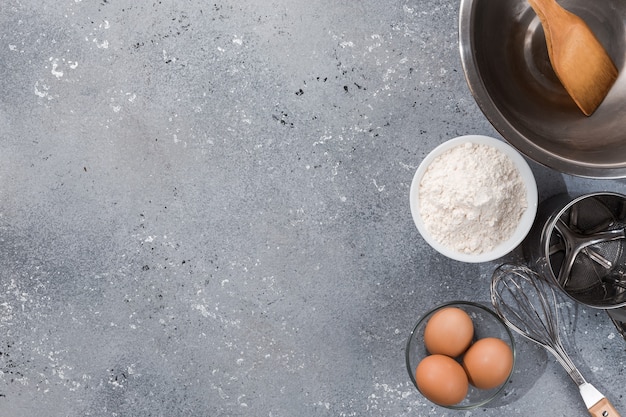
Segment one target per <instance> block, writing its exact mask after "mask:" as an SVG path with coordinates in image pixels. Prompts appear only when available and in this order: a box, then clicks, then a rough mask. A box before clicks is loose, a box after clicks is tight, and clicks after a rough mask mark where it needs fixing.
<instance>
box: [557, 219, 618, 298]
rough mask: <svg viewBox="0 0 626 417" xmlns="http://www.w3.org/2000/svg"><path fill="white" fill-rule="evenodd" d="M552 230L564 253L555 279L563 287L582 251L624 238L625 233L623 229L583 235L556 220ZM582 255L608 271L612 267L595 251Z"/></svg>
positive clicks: (561, 221)
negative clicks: (559, 237)
mask: <svg viewBox="0 0 626 417" xmlns="http://www.w3.org/2000/svg"><path fill="white" fill-rule="evenodd" d="M554 229H555V230H556V231H557V232H558V233H559V234H560V235H561V240H562V242H563V249H564V252H565V259H564V260H563V262H562V263H561V267H560V268H559V274H558V278H557V280H558V282H559V284H560V285H561V286H563V287H566V286H567V284H568V282H569V279H570V276H571V271H572V267H573V266H574V262H575V261H576V257H577V256H579V255H580V254H581V252H582V251H583V250H585V249H587V248H588V247H589V246H593V245H598V244H600V243H605V242H611V241H613V240H617V239H624V238H626V232H625V231H624V228H623V227H622V228H619V229H613V230H604V231H599V232H595V233H591V234H583V233H580V232H577V231H576V230H572V229H571V228H570V226H568V225H567V224H565V222H564V221H563V220H562V219H558V220H557V222H556V224H555V225H554ZM551 252H552V251H551ZM584 254H585V255H587V256H588V257H589V258H590V259H591V260H593V261H595V262H596V263H599V264H601V265H602V266H603V267H604V268H606V269H609V268H610V267H611V266H612V264H611V263H610V262H609V261H608V260H607V259H606V258H604V257H602V256H600V255H598V254H597V252H596V251H593V250H592V251H589V250H587V252H584ZM592 254H593V255H592Z"/></svg>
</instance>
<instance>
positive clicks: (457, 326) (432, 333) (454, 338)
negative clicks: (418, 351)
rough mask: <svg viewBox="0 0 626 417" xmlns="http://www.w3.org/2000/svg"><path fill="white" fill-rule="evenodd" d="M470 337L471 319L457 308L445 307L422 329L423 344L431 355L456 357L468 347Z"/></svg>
mask: <svg viewBox="0 0 626 417" xmlns="http://www.w3.org/2000/svg"><path fill="white" fill-rule="evenodd" d="M472 337H474V324H473V323H472V319H471V318H470V316H469V315H468V314H467V313H466V312H465V311H463V310H461V309H460V308H457V307H446V308H442V309H441V310H439V311H437V312H436V313H435V314H433V316H432V317H431V318H430V319H429V320H428V323H426V327H425V328H424V344H425V345H426V349H427V350H428V352H430V353H431V354H442V355H448V356H450V357H457V356H459V355H461V354H462V353H463V352H465V350H466V349H467V348H468V347H469V345H470V343H471V342H472Z"/></svg>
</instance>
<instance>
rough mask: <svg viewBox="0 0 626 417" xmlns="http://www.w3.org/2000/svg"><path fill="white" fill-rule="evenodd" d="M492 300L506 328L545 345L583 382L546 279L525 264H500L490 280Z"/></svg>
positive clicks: (576, 378)
mask: <svg viewBox="0 0 626 417" xmlns="http://www.w3.org/2000/svg"><path fill="white" fill-rule="evenodd" d="M491 302H492V304H493V306H494V308H495V309H496V311H497V313H498V315H499V316H500V317H501V318H502V319H503V320H504V322H505V323H506V324H507V325H508V326H509V327H511V328H512V329H513V330H514V331H516V332H517V333H519V334H521V335H522V336H524V337H526V338H528V339H530V340H532V341H533V342H535V343H537V344H539V345H541V346H543V347H545V348H546V349H547V350H548V351H549V352H550V353H551V354H552V355H554V357H555V358H556V359H557V360H558V361H559V363H560V364H561V365H562V366H563V368H565V370H566V371H567V373H568V375H569V376H570V377H571V378H572V379H573V380H574V382H576V383H577V384H578V385H581V384H583V383H586V381H585V378H584V377H583V376H582V374H581V373H580V372H579V371H578V369H577V368H576V366H575V365H574V363H573V361H572V360H571V358H570V357H569V355H568V354H567V352H566V350H565V348H564V347H563V344H562V342H561V337H560V335H559V321H558V311H557V307H556V306H557V303H556V296H555V294H554V290H553V289H552V286H551V285H550V284H549V283H548V282H547V281H545V280H543V279H541V277H540V276H539V275H538V274H537V273H536V272H534V271H533V270H532V269H530V268H528V267H525V266H521V265H507V264H505V265H501V266H500V267H498V268H497V269H496V271H495V272H494V275H493V279H492V282H491Z"/></svg>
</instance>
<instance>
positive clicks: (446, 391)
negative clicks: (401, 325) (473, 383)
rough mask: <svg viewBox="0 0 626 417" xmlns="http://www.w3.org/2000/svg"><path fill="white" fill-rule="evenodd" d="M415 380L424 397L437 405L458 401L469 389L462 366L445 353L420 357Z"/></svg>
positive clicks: (461, 399)
mask: <svg viewBox="0 0 626 417" xmlns="http://www.w3.org/2000/svg"><path fill="white" fill-rule="evenodd" d="M415 382H416V383H417V388H418V389H419V390H420V392H421V393H422V394H423V395H424V396H425V397H426V398H428V399H429V400H430V401H432V402H434V403H436V404H439V405H454V404H458V403H460V402H461V401H463V399H464V398H465V396H466V395H467V391H468V389H469V383H468V380H467V375H466V374H465V371H464V370H463V367H462V366H461V365H460V364H459V363H458V362H457V361H455V360H454V359H452V358H450V357H449V356H446V355H438V354H435V355H429V356H426V357H425V358H424V359H422V360H421V362H420V363H419V364H418V365H417V368H416V370H415Z"/></svg>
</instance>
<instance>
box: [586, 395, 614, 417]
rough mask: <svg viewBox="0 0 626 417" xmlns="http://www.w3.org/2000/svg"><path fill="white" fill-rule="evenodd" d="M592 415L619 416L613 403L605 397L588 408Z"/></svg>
mask: <svg viewBox="0 0 626 417" xmlns="http://www.w3.org/2000/svg"><path fill="white" fill-rule="evenodd" d="M589 414H591V415H592V416H593V417H620V415H619V413H618V412H617V410H616V409H615V407H613V404H611V402H610V401H609V400H608V399H607V398H606V397H605V398H603V399H601V400H600V401H598V402H597V403H596V404H595V405H593V406H591V407H590V408H589Z"/></svg>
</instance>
